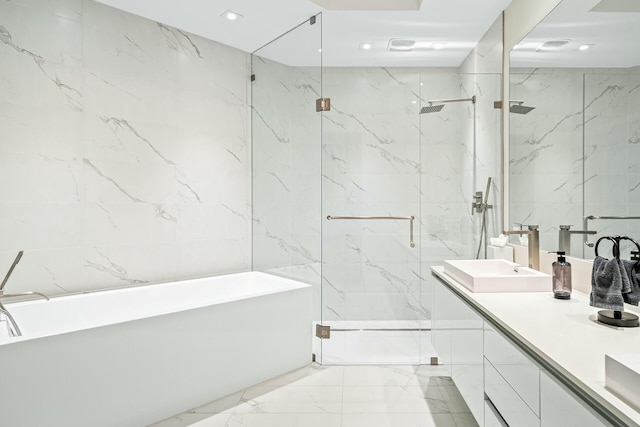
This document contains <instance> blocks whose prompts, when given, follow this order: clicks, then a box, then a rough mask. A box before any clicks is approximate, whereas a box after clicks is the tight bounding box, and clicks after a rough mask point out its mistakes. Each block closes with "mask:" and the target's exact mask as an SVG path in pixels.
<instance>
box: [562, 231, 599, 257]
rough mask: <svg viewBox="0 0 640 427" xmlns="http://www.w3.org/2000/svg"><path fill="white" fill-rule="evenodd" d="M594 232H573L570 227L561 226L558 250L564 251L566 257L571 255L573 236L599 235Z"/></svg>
mask: <svg viewBox="0 0 640 427" xmlns="http://www.w3.org/2000/svg"><path fill="white" fill-rule="evenodd" d="M597 233H598V232H597V231H594V230H572V229H571V226H570V225H561V226H560V230H559V232H558V250H559V251H564V253H565V255H571V235H572V234H597Z"/></svg>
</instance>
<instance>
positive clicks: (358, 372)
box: [344, 365, 420, 386]
mask: <svg viewBox="0 0 640 427" xmlns="http://www.w3.org/2000/svg"><path fill="white" fill-rule="evenodd" d="M344 385H347V386H352V385H353V386H394V385H395V386H405V385H420V384H419V382H418V379H417V378H416V367H415V366H404V365H403V366H371V365H369V366H349V367H346V369H345V370H344Z"/></svg>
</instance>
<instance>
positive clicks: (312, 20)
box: [309, 15, 316, 25]
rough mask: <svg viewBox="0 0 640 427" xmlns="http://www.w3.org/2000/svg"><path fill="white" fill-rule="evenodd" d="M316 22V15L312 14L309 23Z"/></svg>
mask: <svg viewBox="0 0 640 427" xmlns="http://www.w3.org/2000/svg"><path fill="white" fill-rule="evenodd" d="M315 23H316V16H315V15H314V16H312V17H311V18H309V24H311V25H313V24H315Z"/></svg>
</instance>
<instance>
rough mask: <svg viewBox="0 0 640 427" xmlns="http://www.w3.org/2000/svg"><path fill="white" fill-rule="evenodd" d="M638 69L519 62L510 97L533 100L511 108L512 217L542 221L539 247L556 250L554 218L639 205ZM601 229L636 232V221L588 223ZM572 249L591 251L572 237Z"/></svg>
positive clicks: (578, 219) (571, 220)
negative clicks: (523, 108)
mask: <svg viewBox="0 0 640 427" xmlns="http://www.w3.org/2000/svg"><path fill="white" fill-rule="evenodd" d="M638 91H640V73H638V70H634V69H629V70H621V69H556V68H542V69H523V70H516V71H515V72H514V71H512V73H511V93H512V98H514V99H518V100H524V101H525V105H530V106H534V107H536V109H535V110H533V111H531V112H530V113H529V114H527V115H518V114H512V115H511V131H510V132H511V159H510V179H511V189H512V191H511V196H510V197H511V206H510V209H511V218H512V220H513V221H516V222H525V223H535V224H540V229H541V236H540V246H541V248H543V249H545V250H557V244H558V229H559V225H561V224H562V225H564V224H569V225H573V226H574V227H573V229H582V224H583V217H584V216H586V215H609V216H637V215H638V212H639V211H640V174H639V173H638V172H639V171H640V143H639V141H640V137H639V135H640V103H639V101H638V97H637V96H636V93H637V92H638ZM589 228H590V229H591V230H597V231H598V235H596V236H590V237H589V240H590V241H592V242H593V241H596V240H597V239H598V238H599V237H600V236H602V235H610V234H627V235H630V236H631V237H634V238H636V239H638V238H640V233H639V232H638V230H640V221H638V220H635V221H631V220H629V221H620V220H598V221H591V222H590V223H589ZM571 247H572V254H574V255H576V256H583V249H584V256H585V257H587V258H592V257H593V250H592V249H590V248H586V247H584V246H583V245H582V236H574V237H572V246H571Z"/></svg>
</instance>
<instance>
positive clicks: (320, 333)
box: [316, 323, 331, 340]
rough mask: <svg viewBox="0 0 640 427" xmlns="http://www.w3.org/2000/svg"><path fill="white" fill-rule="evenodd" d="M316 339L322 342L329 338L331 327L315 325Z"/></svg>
mask: <svg viewBox="0 0 640 427" xmlns="http://www.w3.org/2000/svg"><path fill="white" fill-rule="evenodd" d="M316 337H318V338H320V339H322V340H328V339H329V338H331V326H322V325H321V324H319V323H317V324H316Z"/></svg>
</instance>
